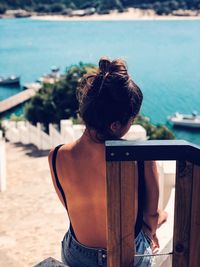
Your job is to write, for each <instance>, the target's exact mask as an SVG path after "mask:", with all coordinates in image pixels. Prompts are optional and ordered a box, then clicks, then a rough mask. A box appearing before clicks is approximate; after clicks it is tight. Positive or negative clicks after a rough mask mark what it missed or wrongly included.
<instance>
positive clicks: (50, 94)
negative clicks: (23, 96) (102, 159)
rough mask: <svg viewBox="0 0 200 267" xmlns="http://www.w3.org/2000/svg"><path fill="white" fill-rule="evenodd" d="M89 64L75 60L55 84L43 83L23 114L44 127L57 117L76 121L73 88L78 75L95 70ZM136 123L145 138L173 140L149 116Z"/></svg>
mask: <svg viewBox="0 0 200 267" xmlns="http://www.w3.org/2000/svg"><path fill="white" fill-rule="evenodd" d="M95 70H96V67H95V66H94V65H91V64H83V63H79V64H78V65H72V66H70V67H68V68H67V69H66V73H65V75H64V78H63V79H62V80H61V81H59V82H57V83H55V84H53V85H52V84H44V86H43V87H42V89H40V91H39V92H38V93H37V94H36V96H35V97H33V98H32V99H31V101H30V102H29V103H28V104H27V105H26V107H25V110H26V112H25V116H26V118H27V119H28V120H29V121H30V122H31V123H33V124H36V123H37V122H41V123H43V124H44V126H45V128H46V130H47V129H48V124H49V123H55V124H58V125H59V123H60V120H61V119H69V118H71V119H73V122H74V123H80V121H81V120H80V117H79V116H78V112H77V111H78V101H77V99H76V89H77V87H78V84H79V81H80V78H81V77H82V76H83V75H84V74H85V73H87V72H91V71H95ZM134 123H136V124H140V125H142V126H143V127H144V128H145V129H146V131H147V136H148V137H149V139H174V138H175V137H174V135H173V134H172V132H170V130H169V129H168V128H167V127H166V126H164V125H157V126H154V125H152V124H151V123H150V122H149V119H148V118H146V117H143V116H138V117H137V119H136V120H135V122H134Z"/></svg>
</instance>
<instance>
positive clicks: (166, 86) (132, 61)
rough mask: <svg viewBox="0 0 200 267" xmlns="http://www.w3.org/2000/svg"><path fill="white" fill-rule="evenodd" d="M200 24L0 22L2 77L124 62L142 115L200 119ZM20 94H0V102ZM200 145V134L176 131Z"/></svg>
mask: <svg viewBox="0 0 200 267" xmlns="http://www.w3.org/2000/svg"><path fill="white" fill-rule="evenodd" d="M199 33H200V21H117V22H116V21H83V22H80V21H34V20H30V19H18V20H17V19H12V20H0V75H5V76H6V75H10V74H15V75H21V80H22V84H23V83H27V82H33V81H35V80H36V79H37V78H38V77H39V76H41V75H42V74H44V73H48V72H49V69H50V67H51V66H52V65H57V66H60V67H61V70H62V71H64V69H65V67H66V66H68V65H70V64H73V63H78V62H79V61H83V62H91V63H97V61H98V59H99V58H100V57H101V56H102V55H108V56H110V57H111V58H116V57H123V58H124V59H125V60H126V61H127V63H128V67H129V71H130V73H131V74H132V76H133V77H134V79H135V81H136V82H137V83H138V84H139V85H140V87H141V88H142V90H143V93H144V103H143V108H142V113H143V114H145V115H146V116H149V117H150V118H151V119H152V122H153V123H162V124H166V123H167V122H166V118H167V116H168V115H170V114H172V113H174V112H176V111H179V112H183V113H190V112H191V111H193V110H196V111H197V112H199V113H200V34H199ZM18 90H20V89H14V90H13V91H8V90H7V89H6V88H0V100H2V99H4V98H6V97H8V95H10V94H15V93H16V92H17V91H18ZM174 132H175V134H176V136H177V138H179V139H186V140H189V141H193V142H195V143H197V144H200V130H197V131H191V130H185V129H181V130H180V129H174Z"/></svg>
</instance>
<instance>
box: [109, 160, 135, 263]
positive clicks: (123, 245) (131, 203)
mask: <svg viewBox="0 0 200 267" xmlns="http://www.w3.org/2000/svg"><path fill="white" fill-rule="evenodd" d="M135 173H136V168H135V163H134V162H131V161H130V162H107V229H108V230H107V231H108V232H107V251H108V258H107V266H108V267H129V266H130V264H131V263H133V261H134V221H135Z"/></svg>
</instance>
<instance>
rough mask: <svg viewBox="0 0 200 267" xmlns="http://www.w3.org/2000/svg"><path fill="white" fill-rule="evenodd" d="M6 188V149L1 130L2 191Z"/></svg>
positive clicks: (0, 164) (0, 177) (0, 189)
mask: <svg viewBox="0 0 200 267" xmlns="http://www.w3.org/2000/svg"><path fill="white" fill-rule="evenodd" d="M5 190H6V149H5V141H4V140H3V138H2V131H0V192H2V191H5Z"/></svg>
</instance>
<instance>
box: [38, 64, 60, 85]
mask: <svg viewBox="0 0 200 267" xmlns="http://www.w3.org/2000/svg"><path fill="white" fill-rule="evenodd" d="M61 78H62V75H61V74H60V68H59V67H57V66H52V67H51V72H50V73H48V74H44V75H43V76H42V77H40V78H38V79H37V81H36V82H40V83H51V84H54V83H55V82H58V81H60V79H61Z"/></svg>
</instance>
